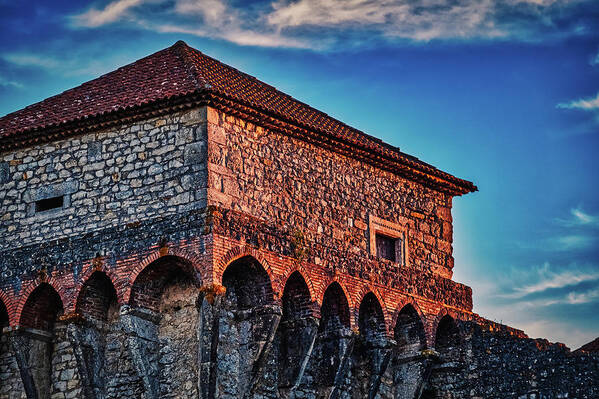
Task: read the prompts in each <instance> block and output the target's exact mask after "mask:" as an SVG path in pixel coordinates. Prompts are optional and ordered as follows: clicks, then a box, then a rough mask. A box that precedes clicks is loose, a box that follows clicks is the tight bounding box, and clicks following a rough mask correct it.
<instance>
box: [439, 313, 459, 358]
mask: <svg viewBox="0 0 599 399" xmlns="http://www.w3.org/2000/svg"><path fill="white" fill-rule="evenodd" d="M461 340H462V332H461V329H460V327H459V325H458V322H457V321H456V319H454V318H453V317H452V316H450V315H449V314H446V315H444V316H442V317H441V318H440V319H439V322H438V323H437V328H436V331H435V350H436V351H437V352H439V353H449V352H453V349H454V348H455V347H456V346H457V345H459V344H460V342H461Z"/></svg>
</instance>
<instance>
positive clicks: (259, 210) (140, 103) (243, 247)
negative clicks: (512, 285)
mask: <svg viewBox="0 0 599 399" xmlns="http://www.w3.org/2000/svg"><path fill="white" fill-rule="evenodd" d="M475 190H476V187H475V186H474V185H473V184H472V183H470V182H468V181H465V180H462V179H459V178H456V177H454V176H452V175H450V174H448V173H445V172H443V171H440V170H438V169H436V168H435V167H433V166H431V165H429V164H426V163H424V162H422V161H420V160H418V159H417V158H415V157H413V156H410V155H407V154H405V153H402V152H401V151H400V150H399V148H396V147H393V146H390V145H388V144H385V143H383V142H382V141H380V140H379V139H376V138H374V137H372V136H369V135H367V134H365V133H363V132H361V131H358V130H356V129H354V128H351V127H350V126H347V125H345V124H343V123H342V122H339V121H338V120H335V119H333V118H331V117H329V116H328V115H326V114H324V113H322V112H320V111H317V110H315V109H313V108H311V107H310V106H308V105H306V104H304V103H301V102H300V101H297V100H295V99H294V98H292V97H290V96H288V95H286V94H284V93H281V92H280V91H278V90H276V89H275V88H274V87H272V86H269V85H267V84H265V83H263V82H261V81H259V80H257V79H255V78H253V77H251V76H249V75H246V74H244V73H242V72H240V71H238V70H236V69H234V68H232V67H229V66H227V65H224V64H222V63H220V62H219V61H217V60H214V59H212V58H210V57H208V56H206V55H204V54H202V53H201V52H199V51H197V50H195V49H193V48H190V47H188V46H187V45H186V44H185V43H183V42H177V43H176V44H175V45H173V46H172V47H170V48H167V49H164V50H162V51H159V52H158V53H155V54H153V55H150V56H148V57H146V58H143V59H141V60H139V61H137V62H135V63H133V64H130V65H127V66H125V67H122V68H119V69H117V70H116V71H114V72H111V73H109V74H106V75H104V76H101V77H99V78H98V79H95V80H92V81H90V82H87V83H85V84H83V85H81V86H79V87H76V88H74V89H71V90H67V91H65V92H64V93H61V94H59V95H57V96H54V97H51V98H48V99H46V100H44V101H42V102H40V103H37V104H34V105H31V106H29V107H27V108H24V109H22V110H20V111H17V112H14V113H12V114H9V115H6V116H5V117H3V118H0V276H1V280H0V325H1V326H2V327H3V330H2V335H1V340H0V398H1V399H9V398H10V399H13V398H37V399H45V398H52V399H54V398H56V399H58V398H61V399H62V398H85V399H92V398H94V399H104V398H106V399H108V398H111V399H116V398H145V399H158V398H203V399H212V398H264V399H266V398H410V399H416V398H527V399H533V398H534V399H540V398H598V397H599V386H598V385H599V384H598V382H597V381H598V380H599V356H597V355H595V354H593V353H592V352H586V351H581V352H576V353H571V352H570V351H569V349H567V348H566V347H564V346H563V345H561V344H551V343H549V342H547V341H545V340H532V339H529V338H527V337H526V335H525V334H524V333H523V332H522V331H519V330H515V329H513V328H510V327H507V326H504V325H500V324H497V323H494V322H492V321H489V320H486V319H484V318H482V317H480V316H479V315H477V314H475V313H473V312H472V291H471V289H470V288H469V287H467V286H465V285H463V284H460V283H458V282H455V281H453V280H452V270H453V266H454V260H453V257H452V216H451V207H452V199H453V197H455V196H459V195H463V194H467V193H469V192H472V191H475Z"/></svg>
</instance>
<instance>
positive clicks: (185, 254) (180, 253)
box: [111, 247, 205, 303]
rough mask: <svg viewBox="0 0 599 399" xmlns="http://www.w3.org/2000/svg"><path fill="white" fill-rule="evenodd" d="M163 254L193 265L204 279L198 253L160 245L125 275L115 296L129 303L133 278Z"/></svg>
mask: <svg viewBox="0 0 599 399" xmlns="http://www.w3.org/2000/svg"><path fill="white" fill-rule="evenodd" d="M165 256H174V257H176V258H179V259H181V260H183V261H184V262H189V263H190V264H191V266H192V267H193V270H195V271H196V272H197V273H198V274H199V275H200V278H201V280H202V281H203V280H205V276H204V275H203V273H202V272H203V270H202V269H201V267H200V256H199V255H198V254H196V253H193V252H190V251H187V250H185V249H181V248H176V247H175V248H171V247H162V248H160V249H158V250H156V251H154V252H152V253H151V254H150V255H148V256H146V257H145V258H144V259H143V260H142V261H141V262H139V263H138V264H137V265H136V266H135V267H134V268H133V269H132V270H131V272H130V273H129V275H128V276H127V285H126V287H125V290H124V293H123V294H122V295H121V294H120V293H119V290H118V289H117V296H118V297H119V300H121V298H122V303H129V300H130V299H131V290H132V289H133V284H134V283H135V280H136V279H137V277H138V276H139V274H140V273H141V272H142V271H144V269H145V268H146V267H148V266H149V265H151V264H152V263H154V262H155V261H157V260H158V259H160V258H164V257H165ZM111 280H112V281H113V283H114V281H115V280H113V279H112V278H111Z"/></svg>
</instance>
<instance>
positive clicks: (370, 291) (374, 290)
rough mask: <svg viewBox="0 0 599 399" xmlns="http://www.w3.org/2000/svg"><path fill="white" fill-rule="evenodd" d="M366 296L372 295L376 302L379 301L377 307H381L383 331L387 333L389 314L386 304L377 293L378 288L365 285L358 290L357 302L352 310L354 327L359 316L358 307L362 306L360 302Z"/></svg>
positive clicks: (378, 292) (379, 293)
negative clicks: (383, 320)
mask: <svg viewBox="0 0 599 399" xmlns="http://www.w3.org/2000/svg"><path fill="white" fill-rule="evenodd" d="M368 294H373V295H374V296H375V297H376V299H377V301H379V305H381V309H382V310H383V318H384V319H385V329H386V331H387V332H388V331H389V322H390V321H391V320H390V315H389V312H388V310H387V304H386V302H385V298H384V297H383V295H381V292H380V291H379V289H378V288H376V287H375V286H373V285H371V284H368V283H365V284H363V285H362V288H361V289H360V292H359V294H358V298H359V300H358V301H357V302H356V304H357V306H356V308H355V309H354V315H353V316H354V318H355V320H354V321H355V325H356V326H357V325H358V317H359V316H360V305H361V304H362V302H363V301H364V297H365V296H366V295H368Z"/></svg>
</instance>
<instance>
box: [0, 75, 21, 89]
mask: <svg viewBox="0 0 599 399" xmlns="http://www.w3.org/2000/svg"><path fill="white" fill-rule="evenodd" d="M0 86H2V87H14V88H17V89H22V88H23V87H24V86H23V85H22V84H21V83H19V82H16V81H14V80H8V79H5V78H3V77H2V76H0Z"/></svg>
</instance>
